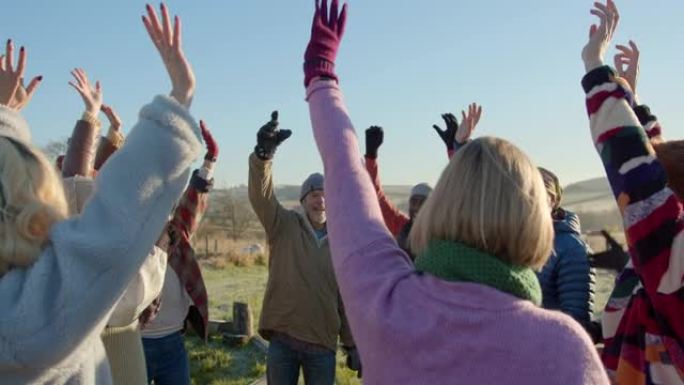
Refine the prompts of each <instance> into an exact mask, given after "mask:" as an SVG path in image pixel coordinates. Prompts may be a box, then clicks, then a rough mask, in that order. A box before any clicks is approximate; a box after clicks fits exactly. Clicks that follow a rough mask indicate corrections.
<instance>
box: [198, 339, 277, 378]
mask: <svg viewBox="0 0 684 385" xmlns="http://www.w3.org/2000/svg"><path fill="white" fill-rule="evenodd" d="M185 346H186V348H187V350H188V355H189V358H190V377H191V379H192V384H193V385H205V384H206V385H247V384H251V383H252V382H253V381H254V380H256V379H257V378H259V377H261V376H262V375H264V374H265V373H266V357H265V356H264V354H263V353H262V352H261V351H260V350H259V349H257V348H256V347H254V345H252V344H249V345H247V346H245V347H243V348H233V349H229V348H227V347H226V346H225V345H223V342H222V341H221V337H219V336H212V337H210V340H209V342H208V343H207V344H204V343H202V342H201V341H200V340H199V338H197V337H189V338H186V340H185Z"/></svg>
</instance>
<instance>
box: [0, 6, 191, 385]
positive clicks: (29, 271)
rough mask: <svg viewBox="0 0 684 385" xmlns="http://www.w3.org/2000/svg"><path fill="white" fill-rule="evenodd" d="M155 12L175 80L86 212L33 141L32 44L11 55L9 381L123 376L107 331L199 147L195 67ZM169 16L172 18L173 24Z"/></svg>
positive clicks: (6, 266)
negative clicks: (27, 110)
mask: <svg viewBox="0 0 684 385" xmlns="http://www.w3.org/2000/svg"><path fill="white" fill-rule="evenodd" d="M148 13H149V16H148V17H145V18H144V21H145V24H146V26H147V27H148V31H149V32H150V35H151V37H152V39H153V42H154V44H155V45H156V47H157V49H158V50H159V51H160V54H161V56H162V59H163V61H164V64H165V66H166V68H167V70H168V73H169V76H170V78H171V83H172V85H173V87H172V91H171V95H170V96H157V97H156V98H155V99H154V101H153V102H152V103H151V104H149V105H147V106H145V107H144V108H143V109H142V111H141V112H140V120H139V122H138V124H137V125H136V127H134V128H133V129H132V131H131V134H130V135H129V137H128V140H127V141H126V144H125V145H124V146H123V147H122V148H121V150H120V154H119V156H116V157H114V158H112V159H111V160H110V161H109V162H108V163H107V166H106V167H104V168H103V169H102V170H101V172H100V173H99V175H98V177H97V179H96V182H95V189H94V193H93V195H92V197H91V199H90V201H89V202H88V204H87V205H86V207H85V209H84V210H83V213H82V214H81V215H80V216H77V217H74V218H72V219H69V220H64V219H65V218H66V216H67V204H66V202H65V198H64V191H63V189H62V184H61V181H60V180H59V178H58V176H57V173H56V169H55V168H54V167H53V166H52V165H51V164H50V163H49V162H48V161H47V160H46V159H45V157H44V155H42V154H41V152H40V151H39V150H37V149H36V148H35V147H34V146H33V145H32V144H31V138H30V133H29V130H28V126H27V124H26V122H25V121H24V120H23V119H22V118H21V116H20V115H19V111H20V110H21V109H22V107H24V106H25V105H26V103H27V102H28V100H29V98H30V95H31V94H32V92H33V91H34V90H35V87H36V85H37V84H38V81H39V80H37V79H38V78H37V79H35V80H34V81H32V82H31V83H30V84H29V86H28V87H27V88H24V87H23V86H22V82H21V78H22V77H23V74H24V68H25V65H26V52H25V50H24V49H23V48H22V49H21V51H20V53H19V60H18V64H17V67H16V69H15V67H14V63H13V51H14V47H13V44H12V43H11V42H8V44H7V50H6V57H5V58H4V61H3V64H2V65H0V213H1V215H0V309H2V311H1V312H0V378H1V379H2V380H0V381H1V382H2V383H3V384H27V383H31V384H45V383H49V384H105V385H107V384H111V383H112V379H111V375H110V369H109V366H108V364H107V358H106V356H105V351H104V349H103V346H102V341H101V340H100V333H101V332H102V330H103V328H104V326H105V324H106V322H107V319H108V318H109V315H110V313H111V309H112V307H113V306H114V304H115V303H116V301H117V300H118V299H119V297H120V296H121V294H122V293H123V291H124V289H125V287H126V285H127V284H128V283H129V282H130V280H131V278H132V277H133V275H134V274H135V273H136V272H137V271H138V270H139V269H140V265H141V264H142V263H143V260H144V259H145V257H146V256H147V253H148V252H149V250H150V246H151V245H152V244H154V242H155V240H156V239H157V237H158V236H159V234H160V232H161V231H162V228H163V226H164V224H165V222H166V220H167V217H168V214H169V212H170V211H171V208H172V207H173V204H174V203H175V202H176V201H177V199H178V197H179V196H180V194H181V192H182V190H183V187H184V185H185V183H186V181H187V178H188V176H189V167H190V165H191V163H192V162H193V160H194V159H195V158H196V157H197V155H198V154H199V151H200V149H201V146H200V139H199V137H200V131H199V128H198V127H197V125H196V123H195V121H194V119H193V118H192V116H191V115H190V113H189V111H188V108H189V107H190V102H191V100H192V96H193V94H194V88H195V87H194V85H195V79H194V75H193V73H192V69H191V67H190V65H189V63H188V62H187V60H186V59H185V56H184V54H183V52H182V50H181V45H180V20H179V19H178V18H176V20H175V23H174V24H175V25H174V27H173V28H172V27H171V21H170V19H169V15H168V11H167V10H166V7H164V6H163V5H162V22H161V23H160V21H159V20H158V18H157V16H156V14H154V11H153V10H152V9H151V7H149V6H148ZM162 23H163V25H164V27H163V28H162V26H161V25H162Z"/></svg>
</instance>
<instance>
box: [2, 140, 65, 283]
mask: <svg viewBox="0 0 684 385" xmlns="http://www.w3.org/2000/svg"><path fill="white" fill-rule="evenodd" d="M66 217H67V204H66V199H65V197H64V190H63V187H62V183H61V180H60V178H59V176H58V175H57V172H56V170H55V167H54V166H53V165H52V163H50V162H49V161H48V160H47V158H46V157H45V155H43V153H42V152H41V151H39V150H38V149H36V148H34V147H33V146H31V145H26V144H23V143H19V142H16V141H13V140H12V139H8V138H4V137H2V138H0V275H2V274H4V273H5V272H6V271H8V270H9V269H11V268H12V267H17V266H28V265H30V264H32V263H33V262H35V260H36V259H37V258H38V255H40V252H41V250H42V249H43V247H44V245H45V243H46V242H47V239H48V234H49V231H50V228H51V227H52V225H53V224H54V223H55V222H57V221H60V220H63V219H65V218H66Z"/></svg>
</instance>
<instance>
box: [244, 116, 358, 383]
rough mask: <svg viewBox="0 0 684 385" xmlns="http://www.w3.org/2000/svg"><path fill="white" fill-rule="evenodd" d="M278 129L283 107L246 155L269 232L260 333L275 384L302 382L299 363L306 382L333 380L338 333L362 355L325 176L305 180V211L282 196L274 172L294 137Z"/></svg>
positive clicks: (253, 193) (256, 203) (254, 198)
mask: <svg viewBox="0 0 684 385" xmlns="http://www.w3.org/2000/svg"><path fill="white" fill-rule="evenodd" d="M291 134H292V133H291V131H289V130H279V129H278V113H277V111H276V112H274V113H273V114H272V116H271V121H270V122H268V123H267V124H266V125H264V126H263V127H262V128H261V129H260V130H259V133H258V134H257V145H256V147H255V149H254V152H253V153H252V154H251V155H250V157H249V199H250V202H251V204H252V207H253V208H254V211H255V212H256V214H257V217H258V218H259V220H260V221H261V223H262V225H263V226H264V229H265V230H266V235H267V237H268V243H269V250H270V257H269V276H268V285H267V287H266V293H265V295H264V303H263V308H262V312H261V319H260V320H259V333H260V334H261V335H262V336H263V337H264V338H266V339H267V340H269V341H270V345H269V350H268V358H267V377H268V383H269V384H270V385H281V384H283V385H290V384H292V385H294V384H297V381H298V378H299V371H300V368H301V369H302V371H303V373H304V380H305V382H306V384H307V385H311V384H326V385H327V384H330V385H332V384H334V381H335V353H336V350H337V341H338V336H339V337H340V338H341V340H342V345H343V346H344V347H345V350H346V351H347V352H348V354H349V359H348V363H349V364H350V367H351V368H352V369H355V370H360V364H359V360H358V353H357V352H356V349H355V348H354V341H353V340H352V336H351V332H350V329H349V326H348V325H347V321H346V318H345V315H344V308H343V305H342V300H341V298H340V295H339V292H338V288H337V282H336V280H335V273H334V271H333V266H332V261H331V258H330V248H329V246H328V239H327V231H326V225H325V223H326V217H325V195H324V192H323V175H321V174H317V173H316V174H312V175H310V176H309V177H308V178H307V179H306V181H304V183H303V185H302V188H301V193H300V196H299V198H300V202H301V205H302V208H303V210H304V213H303V214H302V213H299V212H297V211H295V210H288V209H285V208H284V207H283V206H282V205H281V204H280V203H279V202H278V200H277V198H276V196H275V192H274V186H273V177H272V173H271V168H272V159H273V155H274V154H275V150H276V148H277V147H278V145H280V144H281V143H282V142H283V141H284V140H285V139H287V138H289V137H290V135H291Z"/></svg>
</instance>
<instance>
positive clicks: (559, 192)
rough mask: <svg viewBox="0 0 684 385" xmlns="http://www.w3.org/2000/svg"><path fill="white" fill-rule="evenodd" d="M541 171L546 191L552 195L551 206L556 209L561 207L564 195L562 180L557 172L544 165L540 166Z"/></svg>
mask: <svg viewBox="0 0 684 385" xmlns="http://www.w3.org/2000/svg"><path fill="white" fill-rule="evenodd" d="M539 173H540V174H541V176H542V180H543V181H544V187H546V193H547V194H549V196H550V197H551V205H552V207H551V208H552V209H553V210H556V209H558V208H559V207H560V202H561V197H562V196H563V189H562V188H561V185H560V181H559V180H558V177H557V176H556V174H554V173H552V172H551V171H549V170H547V169H545V168H543V167H539Z"/></svg>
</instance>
